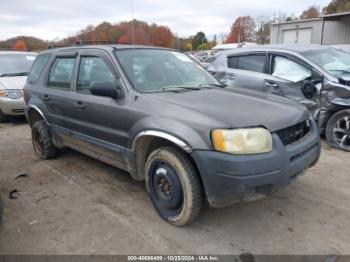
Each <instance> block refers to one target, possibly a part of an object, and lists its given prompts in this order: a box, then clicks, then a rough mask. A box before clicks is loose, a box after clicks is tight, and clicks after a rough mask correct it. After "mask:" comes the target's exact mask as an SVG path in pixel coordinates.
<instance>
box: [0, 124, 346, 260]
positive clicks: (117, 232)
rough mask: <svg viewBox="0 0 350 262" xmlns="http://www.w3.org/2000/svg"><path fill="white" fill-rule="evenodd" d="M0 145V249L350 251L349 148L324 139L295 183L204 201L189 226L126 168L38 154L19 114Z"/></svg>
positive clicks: (1, 128)
mask: <svg viewBox="0 0 350 262" xmlns="http://www.w3.org/2000/svg"><path fill="white" fill-rule="evenodd" d="M0 148H1V149H0V163H1V165H0V189H1V195H2V197H3V200H4V206H5V207H4V208H5V212H4V221H3V225H2V227H1V229H0V253H1V254H135V253H137V254H158V253H162V254H169V253H171V254H193V253H195V254H201V253H205V254H208V253H211V254H232V253H233V254H240V253H243V252H251V253H255V254H330V253H331V254H350V226H349V221H350V172H349V170H350V158H349V157H350V154H347V153H344V152H341V151H337V150H334V149H330V148H329V147H328V146H326V145H325V144H324V145H323V154H322V157H321V160H320V162H319V163H318V165H317V166H316V167H314V168H312V169H311V170H310V171H309V172H308V173H307V174H306V175H304V176H303V177H301V178H300V179H299V180H298V181H296V182H295V183H294V184H292V185H291V186H289V187H287V188H286V189H284V190H282V191H280V192H278V193H276V194H274V195H273V196H270V197H268V198H266V199H264V200H261V201H258V202H254V203H248V204H238V205H235V206H233V207H231V208H226V209H211V208H208V207H206V208H205V209H204V210H203V212H202V214H201V216H200V218H199V219H198V220H197V222H195V223H194V224H193V225H191V226H189V227H186V228H176V227H172V226H170V225H168V224H167V223H165V222H163V221H162V220H161V219H160V218H159V217H158V215H157V214H156V212H155V210H154V209H153V207H152V205H151V203H150V201H149V200H148V197H147V194H146V192H145V188H144V184H143V183H140V182H135V181H133V180H132V179H131V178H130V177H129V176H128V174H127V173H125V172H122V171H120V170H118V169H115V168H113V167H110V166H108V165H105V164H103V163H101V162H99V161H97V160H94V159H91V158H89V157H87V156H84V155H82V154H80V153H77V152H75V151H72V150H66V151H65V152H63V153H62V154H61V156H60V157H59V158H58V159H57V160H52V161H41V160H38V159H37V158H36V157H35V156H34V154H33V150H32V145H31V140H30V129H29V127H28V126H27V124H26V123H25V122H20V123H16V124H1V125H0ZM21 173H28V174H29V177H20V178H17V179H15V178H16V176H17V175H18V174H21ZM14 189H17V190H18V191H19V193H18V198H17V199H9V197H8V196H9V192H10V191H12V190H14Z"/></svg>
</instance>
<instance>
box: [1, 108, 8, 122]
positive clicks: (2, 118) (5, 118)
mask: <svg viewBox="0 0 350 262" xmlns="http://www.w3.org/2000/svg"><path fill="white" fill-rule="evenodd" d="M6 121H7V117H6V116H5V115H4V113H3V112H2V111H1V109H0V123H5V122H6Z"/></svg>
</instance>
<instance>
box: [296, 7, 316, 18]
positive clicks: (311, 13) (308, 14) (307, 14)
mask: <svg viewBox="0 0 350 262" xmlns="http://www.w3.org/2000/svg"><path fill="white" fill-rule="evenodd" d="M319 16H320V7H318V6H310V7H309V8H308V9H306V10H305V11H304V12H303V13H302V14H301V16H300V19H311V18H318V17H319Z"/></svg>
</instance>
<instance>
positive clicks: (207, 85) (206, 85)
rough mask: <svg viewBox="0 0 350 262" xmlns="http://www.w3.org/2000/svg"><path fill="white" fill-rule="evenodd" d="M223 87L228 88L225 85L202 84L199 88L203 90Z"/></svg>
mask: <svg viewBox="0 0 350 262" xmlns="http://www.w3.org/2000/svg"><path fill="white" fill-rule="evenodd" d="M213 86H214V87H221V88H225V87H227V85H224V84H201V85H199V87H201V88H210V87H213Z"/></svg>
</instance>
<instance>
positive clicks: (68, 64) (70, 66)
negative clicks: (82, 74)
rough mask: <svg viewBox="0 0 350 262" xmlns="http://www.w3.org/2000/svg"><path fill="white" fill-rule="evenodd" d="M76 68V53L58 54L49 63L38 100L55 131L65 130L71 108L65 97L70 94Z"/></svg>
mask: <svg viewBox="0 0 350 262" xmlns="http://www.w3.org/2000/svg"><path fill="white" fill-rule="evenodd" d="M75 66H76V52H74V53H70V52H67V53H66V52H65V53H60V54H58V55H56V57H55V58H54V60H53V61H52V63H51V66H50V69H49V72H48V75H47V79H46V81H45V82H46V83H45V85H44V89H43V90H42V92H40V95H39V98H40V100H41V101H42V102H43V103H44V105H45V107H46V110H47V114H46V118H47V120H48V122H49V124H51V125H52V126H53V128H54V129H55V130H56V131H59V132H63V131H64V130H65V129H66V128H67V116H69V113H70V110H71V107H70V104H69V103H68V101H67V97H69V96H71V94H72V80H73V74H74V70H75Z"/></svg>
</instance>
